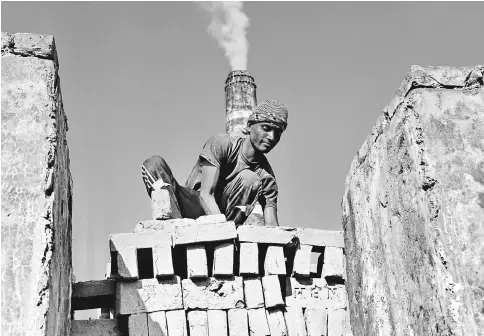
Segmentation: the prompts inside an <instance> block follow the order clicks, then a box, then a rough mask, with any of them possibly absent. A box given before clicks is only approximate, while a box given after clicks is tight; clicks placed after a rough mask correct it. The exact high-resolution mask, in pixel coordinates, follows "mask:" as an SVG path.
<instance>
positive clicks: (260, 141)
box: [249, 122, 282, 154]
mask: <svg viewBox="0 0 484 336" xmlns="http://www.w3.org/2000/svg"><path fill="white" fill-rule="evenodd" d="M249 130H250V134H249V136H250V142H251V143H252V146H253V147H254V148H255V150H256V151H258V152H261V153H264V154H266V153H269V152H270V151H271V150H272V148H274V147H275V146H276V145H277V143H278V142H279V140H280V139H281V134H282V128H280V127H278V126H276V125H274V124H272V123H268V122H260V123H255V124H252V125H250V127H249Z"/></svg>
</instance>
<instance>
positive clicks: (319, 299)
mask: <svg viewBox="0 0 484 336" xmlns="http://www.w3.org/2000/svg"><path fill="white" fill-rule="evenodd" d="M332 304H334V302H333V301H332V300H331V301H330V300H329V299H328V287H327V285H326V280H324V279H317V278H310V279H296V278H287V279H286V305H287V306H288V307H303V308H326V307H328V306H331V305H332Z"/></svg>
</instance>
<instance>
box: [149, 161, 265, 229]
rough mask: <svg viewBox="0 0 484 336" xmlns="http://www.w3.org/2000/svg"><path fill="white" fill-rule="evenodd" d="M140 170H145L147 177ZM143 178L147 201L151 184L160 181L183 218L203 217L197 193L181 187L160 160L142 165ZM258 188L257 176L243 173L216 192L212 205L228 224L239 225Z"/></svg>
mask: <svg viewBox="0 0 484 336" xmlns="http://www.w3.org/2000/svg"><path fill="white" fill-rule="evenodd" d="M143 170H146V172H147V173H146V172H144V171H143ZM150 175H151V176H150ZM142 176H143V182H144V184H145V187H146V191H147V192H148V195H149V196H150V197H151V191H152V190H153V189H152V187H151V184H152V183H154V182H155V181H157V180H159V179H162V180H163V182H165V183H169V184H170V185H171V186H172V188H173V191H174V193H175V196H176V200H177V202H178V205H179V208H180V211H181V215H182V217H184V218H194V219H196V218H198V217H200V216H203V215H205V212H204V210H203V209H202V207H201V206H200V200H199V192H198V191H196V190H192V189H190V188H187V187H184V186H181V185H180V184H179V183H178V182H177V181H176V179H175V177H174V176H173V173H172V172H171V169H170V167H169V166H168V164H167V163H166V161H165V160H164V159H163V158H162V157H161V156H158V155H154V156H152V157H150V158H149V159H147V160H146V161H145V162H143V167H142ZM152 180H154V181H152ZM261 185H262V184H261V180H260V178H259V176H258V175H257V174H256V173H254V172H253V171H251V170H248V169H245V170H242V171H241V172H240V173H238V174H237V175H236V176H235V177H234V178H233V179H232V180H231V181H230V182H229V183H228V184H227V185H226V186H225V187H224V189H223V191H221V192H216V195H215V201H216V202H217V204H218V206H219V208H220V211H221V212H222V213H224V214H225V217H226V218H227V220H233V221H235V222H236V224H242V223H243V222H244V221H245V219H247V217H248V216H249V215H250V213H251V212H252V210H253V208H254V206H255V203H256V202H257V199H258V197H259V195H260V192H261V188H262V186H261ZM237 206H246V207H247V208H246V210H245V211H241V210H240V209H239V208H237Z"/></svg>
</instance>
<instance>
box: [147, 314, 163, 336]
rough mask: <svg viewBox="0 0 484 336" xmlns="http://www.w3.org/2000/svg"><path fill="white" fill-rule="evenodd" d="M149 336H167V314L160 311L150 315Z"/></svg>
mask: <svg viewBox="0 0 484 336" xmlns="http://www.w3.org/2000/svg"><path fill="white" fill-rule="evenodd" d="M148 333H149V336H167V335H168V326H167V324H166V313H165V312H164V311H158V312H154V313H149V314H148Z"/></svg>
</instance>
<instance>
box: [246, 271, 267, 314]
mask: <svg viewBox="0 0 484 336" xmlns="http://www.w3.org/2000/svg"><path fill="white" fill-rule="evenodd" d="M244 296H245V306H246V307H247V308H262V307H264V293H263V291H262V283H261V280H260V278H244Z"/></svg>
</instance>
